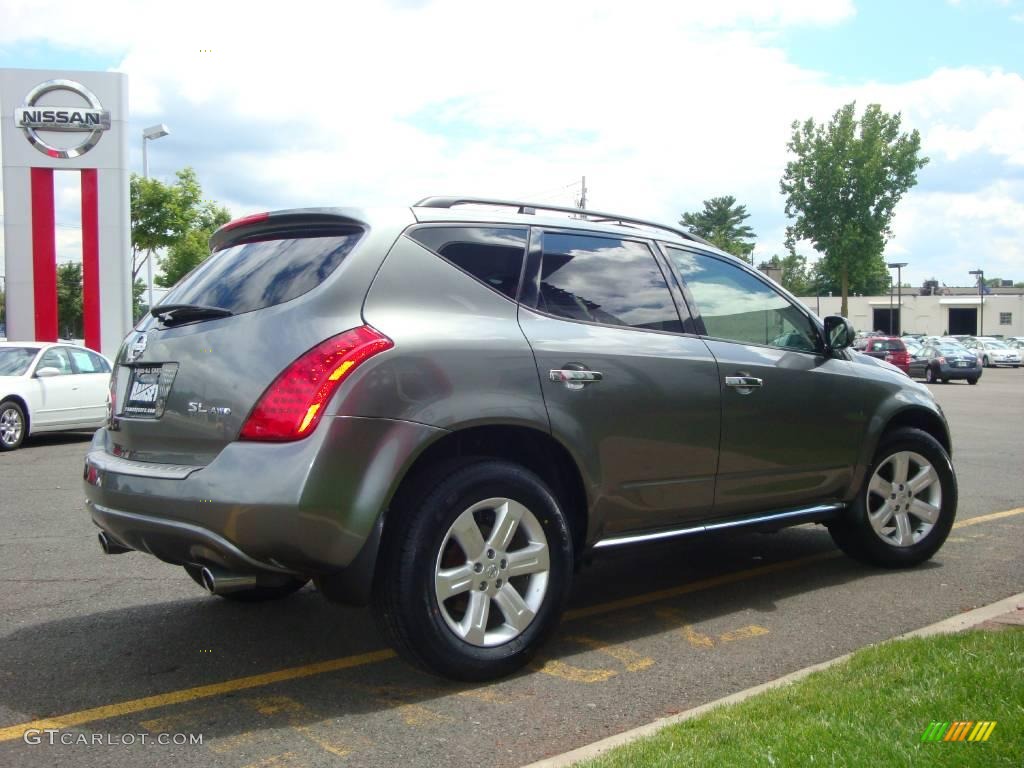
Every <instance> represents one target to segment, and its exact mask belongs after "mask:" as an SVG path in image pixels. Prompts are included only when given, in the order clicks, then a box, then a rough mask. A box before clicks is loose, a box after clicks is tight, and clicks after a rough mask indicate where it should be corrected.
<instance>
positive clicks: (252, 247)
mask: <svg viewBox="0 0 1024 768" xmlns="http://www.w3.org/2000/svg"><path fill="white" fill-rule="evenodd" d="M361 236H362V232H361V231H355V232H352V233H349V234H339V235H331V236H330V237H302V238H291V239H283V240H261V241H258V242H253V243H241V244H239V245H235V246H232V247H230V248H225V249H224V250H221V251H217V252H215V253H214V254H212V255H211V256H210V258H208V259H207V260H206V261H204V262H203V263H202V264H200V265H199V266H198V267H196V268H195V269H194V270H192V271H191V272H189V273H188V274H187V275H186V276H185V277H183V278H182V279H181V282H179V283H178V284H177V285H176V286H175V287H174V288H172V289H171V290H170V292H168V294H167V296H165V297H164V299H163V300H162V301H161V302H160V303H161V304H203V305H206V306H210V307H220V308H221V309H227V310H230V311H231V312H233V313H234V314H236V315H237V314H239V313H241V312H251V311H253V310H254V309H263V308H264V307H272V306H274V305H275V304H282V303H284V302H286V301H291V300H292V299H294V298H296V297H298V296H301V295H302V294H304V293H307V292H309V291H311V290H313V289H314V288H316V287H317V286H318V285H319V284H320V283H322V282H323V281H324V280H325V279H327V277H328V275H330V274H331V273H332V272H333V271H334V270H335V269H337V267H338V265H339V264H341V262H342V261H343V260H344V258H345V257H346V256H347V255H348V254H349V253H351V251H352V249H353V248H354V247H355V244H356V243H357V242H358V241H359V238H360V237H361Z"/></svg>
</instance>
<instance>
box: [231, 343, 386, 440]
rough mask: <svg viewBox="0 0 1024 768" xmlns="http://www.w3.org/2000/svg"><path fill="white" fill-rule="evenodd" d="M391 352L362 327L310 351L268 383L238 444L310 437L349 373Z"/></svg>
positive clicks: (243, 429) (247, 420)
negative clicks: (374, 357)
mask: <svg viewBox="0 0 1024 768" xmlns="http://www.w3.org/2000/svg"><path fill="white" fill-rule="evenodd" d="M393 346H395V343H394V342H393V341H391V339H389V338H388V337H387V336H385V335H384V334H382V333H380V332H379V331H377V330H375V329H373V328H371V327H370V326H368V325H363V326H360V327H359V328H353V329H352V330H351V331H345V333H342V334H340V335H338V336H334V337H332V338H330V339H327V341H325V342H323V343H322V344H318V345H317V346H315V347H313V349H311V350H309V352H307V353H306V354H304V355H303V356H302V357H300V358H299V359H298V360H296V361H295V362H294V363H292V364H291V365H289V366H288V367H287V368H285V369H284V371H282V372H281V374H280V375H279V376H278V377H277V378H276V379H274V382H273V383H272V384H271V385H270V386H269V387H268V388H267V391H266V392H264V393H263V395H262V397H260V399H259V402H257V403H256V407H255V408H253V409H252V412H251V413H250V414H249V418H248V419H246V421H245V424H244V425H243V426H242V431H241V433H240V434H239V439H241V440H265V441H272V442H286V441H288V440H298V439H300V438H303V437H306V436H307V435H309V434H311V433H312V432H313V430H314V429H316V425H317V424H319V423H320V417H321V416H323V410H324V407H325V406H326V405H327V403H328V402H329V401H330V399H331V396H332V395H333V394H334V393H335V392H336V391H337V389H338V387H340V386H341V384H342V382H344V381H345V379H346V378H348V377H349V375H351V373H352V371H354V370H355V369H356V368H358V367H359V365H360V364H361V363H362V362H363V361H365V360H368V359H369V358H371V357H373V356H374V355H376V354H377V353H378V352H383V351H384V350H386V349H391V348H392V347H393Z"/></svg>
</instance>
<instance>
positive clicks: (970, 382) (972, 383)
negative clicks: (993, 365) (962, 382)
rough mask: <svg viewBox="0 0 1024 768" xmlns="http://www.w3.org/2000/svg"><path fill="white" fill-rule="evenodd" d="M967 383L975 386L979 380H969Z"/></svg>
mask: <svg viewBox="0 0 1024 768" xmlns="http://www.w3.org/2000/svg"><path fill="white" fill-rule="evenodd" d="M967 383H968V384H970V385H972V386H973V385H975V384H977V383H978V380H977V379H968V380H967Z"/></svg>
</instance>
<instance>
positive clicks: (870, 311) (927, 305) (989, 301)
mask: <svg viewBox="0 0 1024 768" xmlns="http://www.w3.org/2000/svg"><path fill="white" fill-rule="evenodd" d="M925 287H926V288H927V287H929V286H927V285H926V286H925ZM934 288H935V293H934V295H921V294H922V293H923V292H924V289H920V288H904V289H903V296H902V299H901V298H899V297H897V296H896V293H895V292H894V293H893V295H892V297H890V296H889V294H885V295H883V296H850V297H848V298H847V305H848V307H849V311H848V315H849V317H848V318H847V319H848V320H849V321H850V322H851V323H852V324H853V327H854V328H856V329H857V330H858V331H884V332H886V333H888V332H889V331H890V329H891V330H892V332H893V333H895V332H897V330H900V331H902V332H903V333H924V334H928V335H931V336H939V335H943V334H949V335H960V334H969V335H972V336H976V335H979V334H981V333H982V327H983V326H984V334H985V335H986V336H1024V288H1012V287H998V288H990V289H989V291H990V292H988V293H986V294H985V296H984V303H985V310H984V317H982V314H981V305H982V297H981V296H979V295H978V289H977V287H968V288H959V287H958V288H947V287H945V286H938V285H936V286H934ZM800 300H801V301H802V302H803V303H804V304H806V305H807V306H808V307H810V309H811V310H812V311H814V312H816V313H817V314H818V315H819V316H820V317H824V316H825V315H837V314H839V310H840V307H841V304H842V299H841V298H840V297H839V296H803V297H801V299H800ZM901 302H902V303H901ZM819 306H820V309H819V308H818V307H819ZM890 308H891V310H892V314H891V325H890Z"/></svg>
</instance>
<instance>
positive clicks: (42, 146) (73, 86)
mask: <svg viewBox="0 0 1024 768" xmlns="http://www.w3.org/2000/svg"><path fill="white" fill-rule="evenodd" d="M53 91H64V92H70V93H73V94H74V95H75V96H77V97H78V99H80V100H83V101H85V102H86V103H85V104H80V105H75V106H70V105H69V106H52V105H49V104H39V103H38V102H39V100H40V99H41V98H42V97H43V96H45V95H46V94H48V93H51V92H53ZM14 122H15V124H16V125H17V126H18V127H19V128H21V130H23V131H24V132H25V137H26V138H27V139H28V140H29V142H30V143H31V144H32V146H33V147H35V148H36V149H38V150H39V151H40V152H42V153H43V154H44V155H46V156H47V157H59V158H65V159H66V158H72V157H81V156H82V155H84V154H85V153H86V152H88V151H89V150H90V149H92V148H93V147H95V146H96V144H97V143H99V140H100V138H101V137H102V136H103V132H104V131H106V130H109V129H110V111H109V110H106V109H104V108H103V106H102V105H101V104H100V101H99V99H97V98H96V96H95V94H94V93H93V92H92V91H90V90H89V89H88V88H86V87H85V86H84V85H82V84H81V83H76V82H75V81H74V80H47V81H46V82H45V83H40V84H39V85H37V86H36V87H35V88H33V89H32V90H31V91H29V92H28V95H27V96H26V97H25V106H23V107H18V108H17V109H15V110H14ZM39 131H62V132H66V131H76V132H80V133H85V134H87V135H86V136H85V138H84V139H83V140H82V142H81V143H80V144H76V145H75V146H73V147H55V146H53V145H52V144H48V143H47V142H46V141H44V140H43V138H42V137H41V136H40V135H39V133H38V132H39Z"/></svg>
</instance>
